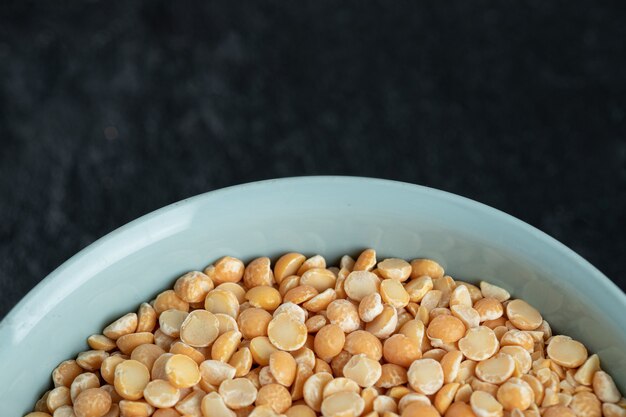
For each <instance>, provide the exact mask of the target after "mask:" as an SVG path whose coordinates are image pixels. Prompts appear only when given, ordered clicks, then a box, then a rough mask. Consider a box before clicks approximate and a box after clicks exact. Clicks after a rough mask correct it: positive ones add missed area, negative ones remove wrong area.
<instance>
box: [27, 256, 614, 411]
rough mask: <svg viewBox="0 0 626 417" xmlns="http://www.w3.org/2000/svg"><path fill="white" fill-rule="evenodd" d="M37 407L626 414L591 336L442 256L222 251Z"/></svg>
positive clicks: (103, 337)
mask: <svg viewBox="0 0 626 417" xmlns="http://www.w3.org/2000/svg"><path fill="white" fill-rule="evenodd" d="M87 343H88V344H89V347H90V348H91V350H86V351H84V352H81V353H79V354H78V356H77V357H76V359H72V360H67V361H64V362H62V363H61V364H59V366H58V367H57V368H56V369H54V371H53V372H52V381H53V382H54V389H52V390H50V391H48V392H46V393H45V394H44V395H43V397H42V398H41V399H40V400H39V401H37V403H36V404H35V411H34V412H32V413H29V414H27V417H50V416H53V417H118V416H122V417H146V416H154V417H181V416H183V417H239V416H250V417H272V416H276V417H278V416H287V417H314V416H320V415H321V416H325V417H357V416H366V417H394V416H402V417H436V416H445V417H501V416H510V417H539V416H542V417H601V416H604V417H618V416H621V417H624V416H626V400H625V399H624V398H622V395H621V394H620V392H619V391H618V389H617V388H616V386H615V383H614V382H613V379H612V378H611V377H610V376H609V375H608V374H607V373H606V372H604V371H602V370H601V367H600V360H599V358H598V356H597V355H591V356H589V355H588V353H587V349H586V348H585V346H583V345H582V343H580V342H578V341H576V340H573V339H571V338H570V337H567V336H561V335H552V330H551V329H550V325H549V324H548V323H547V322H546V321H545V320H544V319H543V317H542V316H541V314H540V313H539V312H538V311H537V310H536V309H535V308H533V307H532V306H531V305H530V304H528V303H527V302H525V301H523V300H520V299H512V298H511V295H510V294H509V293H508V292H507V291H506V290H505V289H503V288H500V287H498V286H495V285H492V284H489V283H487V282H484V281H482V282H480V284H479V286H475V285H472V284H470V283H467V282H462V281H458V280H455V279H453V278H452V277H451V276H449V275H445V274H444V269H443V268H442V267H441V265H439V264H438V263H437V262H435V261H433V260H430V259H415V260H413V261H411V262H410V263H409V262H407V261H405V260H402V259H396V258H391V259H385V260H383V261H381V262H378V261H377V259H376V252H375V251H374V250H373V249H367V250H365V251H363V252H362V253H361V254H360V255H359V256H358V258H357V259H356V261H355V260H354V259H353V258H351V257H350V256H347V255H346V256H344V257H343V258H341V261H340V263H339V266H337V267H332V266H331V267H328V266H327V265H326V260H325V259H324V258H323V257H322V256H320V255H315V256H313V257H310V258H308V259H307V258H306V257H305V256H304V255H302V254H299V253H288V254H285V255H283V256H282V257H280V258H279V259H278V260H277V261H276V263H275V264H274V266H273V268H272V265H271V261H270V259H269V258H266V257H263V258H257V259H254V260H253V261H251V262H250V263H248V265H244V263H243V262H242V261H240V260H239V259H236V258H233V257H229V256H226V257H223V258H221V259H219V260H218V261H217V262H215V263H214V264H212V265H210V266H208V267H207V268H206V269H205V270H204V272H199V271H192V272H188V273H186V274H185V275H183V276H181V277H180V278H178V279H177V280H176V283H175V284H174V288H173V289H171V290H167V291H163V292H162V293H160V294H159V295H158V296H157V297H156V299H154V300H152V301H150V302H149V303H143V304H141V305H140V306H139V309H138V311H137V312H136V313H128V314H126V315H124V316H122V317H120V318H119V319H117V320H115V321H114V322H113V323H111V324H110V325H108V326H107V327H105V328H104V330H103V331H102V334H94V335H92V336H89V338H88V339H87Z"/></svg>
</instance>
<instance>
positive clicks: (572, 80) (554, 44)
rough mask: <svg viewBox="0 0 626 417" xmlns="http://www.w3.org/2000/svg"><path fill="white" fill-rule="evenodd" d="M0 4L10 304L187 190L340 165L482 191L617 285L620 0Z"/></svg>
mask: <svg viewBox="0 0 626 417" xmlns="http://www.w3.org/2000/svg"><path fill="white" fill-rule="evenodd" d="M416 3H417V2H403V1H394V2H389V1H387V2H362V1H351V2H336V1H319V0H316V1H311V2H287V1H282V2H269V3H263V4H264V5H262V6H261V5H259V4H256V5H255V4H251V3H248V4H246V5H245V7H244V6H242V5H238V4H236V3H235V2H229V1H218V2H211V3H210V4H209V3H208V2H200V1H198V2H193V3H185V5H184V6H183V5H182V3H178V2H171V1H124V2H105V1H91V2H69V1H54V2H38V4H34V3H31V2H27V1H3V2H2V4H1V5H0V141H1V142H0V145H1V147H0V220H1V221H0V317H1V316H3V315H4V314H5V313H6V312H7V311H8V309H9V308H10V307H11V306H12V305H14V304H15V303H16V302H17V301H18V300H19V299H20V298H21V297H22V296H23V295H24V294H26V292H27V291H28V290H29V289H30V288H31V287H32V286H34V285H35V284H36V283H37V282H38V281H39V280H41V279H42V278H43V277H45V276H46V275H47V274H48V273H49V272H51V271H52V270H53V269H54V268H55V267H57V266H58V265H59V264H61V263H62V262H63V261H65V260H66V259H68V258H69V257H70V256H72V255H73V254H74V253H76V252H77V251H78V250H79V249H81V248H83V247H85V246H86V245H88V244H89V243H91V242H92V241H93V240H95V239H97V238H98V237H100V236H102V235H104V234H106V233H107V232H109V231H111V230H113V229H115V228H117V227H118V226H121V225H122V224H124V223H126V222H128V221H130V220H132V219H134V218H136V217H138V216H140V215H142V214H145V213H147V212H150V211H152V210H154V209H157V208H159V207H161V206H164V205H166V204H169V203H171V202H174V201H176V200H179V199H182V198H185V197H188V196H192V195H195V194H198V193H202V192H205V191H209V190H212V189H215V188H219V187H223V186H227V185H232V184H238V183H243V182H247V181H253V180H258V179H264V178H272V177H283V176H292V175H309V174H349V175H366V176H375V177H382V178H392V179H397V180H402V181H408V182H413V183H419V184H424V185H428V186H432V187H436V188H440V189H444V190H447V191H451V192H454V193H457V194H461V195H464V196H467V197H470V198H473V199H476V200H479V201H481V202H483V203H486V204H489V205H491V206H494V207H496V208H499V209H501V210H504V211H505V212H508V213H510V214H512V215H514V216H517V217H519V218H521V219H522V220H525V221H527V222H529V223H530V224H532V225H535V226H537V227H538V228H540V229H542V230H544V231H545V232H547V233H549V234H550V235H552V236H554V237H555V238H557V239H559V240H561V241H562V242H564V243H565V244H566V245H568V246H570V247H571V248H572V249H574V250H575V251H577V252H578V253H580V254H581V255H582V256H584V257H585V258H587V259H588V260H589V261H591V262H592V263H593V264H594V265H596V266H597V267H598V268H599V269H600V270H602V271H603V272H604V273H606V274H607V275H608V276H609V277H611V278H612V279H613V280H615V281H616V282H617V283H619V285H621V287H622V288H626V279H625V277H626V263H625V262H624V255H625V252H626V140H625V136H626V120H625V117H626V103H625V99H626V76H625V74H626V24H625V23H624V22H626V7H625V6H624V3H623V2H622V1H600V2H593V3H592V2H582V1H571V0H570V1H553V2H546V1H543V0H538V1H532V2H514V1H493V2H488V1H467V0H459V1H453V2H429V3H427V4H426V3H423V2H419V3H421V5H416Z"/></svg>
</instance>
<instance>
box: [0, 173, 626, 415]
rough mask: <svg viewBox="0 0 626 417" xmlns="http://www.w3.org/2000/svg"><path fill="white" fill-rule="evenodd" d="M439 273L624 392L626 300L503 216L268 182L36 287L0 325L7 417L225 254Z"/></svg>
mask: <svg viewBox="0 0 626 417" xmlns="http://www.w3.org/2000/svg"><path fill="white" fill-rule="evenodd" d="M366 247H372V248H375V249H376V250H377V252H378V255H379V258H381V259H382V258H384V257H387V256H395V257H403V258H406V259H411V258H415V257H430V258H434V259H436V260H438V261H439V262H440V263H441V264H442V265H443V266H444V267H445V268H446V272H447V273H449V274H450V275H452V276H453V277H455V278H458V279H463V280H468V281H477V280H480V279H485V280H489V281H491V282H493V283H495V284H498V285H501V286H503V287H505V288H507V289H508V290H509V291H510V292H511V293H512V294H513V296H514V297H520V298H524V299H526V300H528V301H529V302H530V303H532V304H533V305H534V306H535V307H537V308H538V309H539V310H540V311H541V313H542V314H543V316H544V318H546V319H547V320H548V321H549V322H550V323H551V324H552V326H553V329H554V330H555V331H556V332H559V333H564V334H567V335H570V336H572V337H574V338H577V339H579V340H580V341H582V342H583V343H584V344H585V345H586V346H588V347H589V348H590V349H591V350H592V351H594V352H597V353H598V354H599V355H600V357H601V361H602V364H603V367H604V368H605V369H608V370H609V372H611V373H612V375H613V376H614V378H615V379H616V382H617V383H618V385H619V386H620V388H621V389H622V391H623V390H624V388H626V354H625V353H624V352H626V324H625V322H624V320H623V319H622V315H623V312H624V311H626V297H625V296H624V294H623V293H622V292H621V291H620V290H619V289H618V288H617V287H616V286H615V285H614V284H612V283H611V282H610V281H609V280H608V279H607V278H606V277H604V276H603V275H602V274H601V273H600V272H598V271H597V270H596V269H595V268H593V267H592V266H591V265H589V264H588V263H587V262H586V261H584V260H583V259H582V258H580V257H578V256H577V255H576V254H574V253H573V252H572V251H570V250H569V249H567V248H565V247H564V246H563V245H561V244H560V243H558V242H556V241H555V240H554V239H552V238H550V237H548V236H547V235H545V234H543V233H541V232H539V231H538V230H536V229H534V228H532V227H530V226H528V225H526V224H524V223H522V222H521V221H519V220H516V219H514V218H512V217H510V216H508V215H506V214H504V213H501V212H499V211H497V210H494V209H491V208H489V207H487V206H484V205H482V204H479V203H476V202H473V201H471V200H467V199H464V198H461V197H458V196H454V195H452V194H448V193H444V192H441V191H437V190H432V189H429V188H425V187H419V186H415V185H410V184H404V183H398V182H392V181H384V180H374V179H366V178H350V177H304V178H291V179H284V180H271V181H263V182H259V183H252V184H246V185H242V186H237V187H231V188H227V189H223V190H219V191H216V192H212V193H207V194H204V195H200V196H197V197H194V198H191V199H188V200H185V201H182V202H179V203H176V204H173V205H171V206H168V207H166V208H163V209H161V210H158V211H156V212H154V213H151V214H149V215H147V216H144V217H142V218H140V219H138V220H136V221H134V222H132V223H129V224H128V225H126V226H124V227H122V228H120V229H118V230H116V231H115V232H113V233H111V234H109V235H107V236H106V237H104V238H103V239H100V240H99V241H97V242H96V243H94V244H93V245H91V246H89V247H88V248H86V249H85V250H83V251H82V252H80V253H79V254H78V255H76V256H74V257H73V258H72V259H70V260H69V261H68V262H66V263H65V264H64V265H62V266H61V267H60V268H59V269H57V270H56V271H54V272H53V273H52V274H51V275H50V276H49V277H48V278H47V279H46V280H45V281H43V282H42V283H41V284H39V285H38V286H37V287H36V288H35V289H34V290H33V291H32V292H31V293H29V295H28V296H27V297H26V298H24V300H22V301H21V302H20V303H19V304H18V306H16V308H14V309H13V310H12V311H11V313H9V315H8V316H7V317H6V318H5V319H4V320H3V321H2V322H1V323H0V341H1V342H0V363H2V366H3V368H4V369H3V372H2V373H0V386H1V387H3V394H4V395H5V398H10V399H11V401H10V402H8V401H7V402H5V407H6V406H8V409H6V410H5V413H6V414H7V415H22V414H24V413H25V412H26V411H28V410H30V408H31V406H32V405H33V404H34V402H35V401H36V399H37V398H38V396H39V395H41V394H42V393H43V391H44V390H45V389H47V388H48V386H49V383H50V372H51V370H52V369H53V368H54V367H55V366H56V365H57V364H58V363H59V362H60V361H62V360H64V359H67V358H70V357H74V356H75V355H76V354H77V353H78V352H80V351H82V350H86V349H87V346H86V343H85V339H86V337H87V336H89V335H90V334H93V333H97V332H100V331H101V329H102V328H103V327H104V326H105V325H107V324H108V323H109V322H110V321H112V320H113V319H115V318H117V317H118V316H120V315H122V314H124V313H126V312H129V311H135V310H136V308H137V307H138V305H139V303H141V302H142V301H146V300H150V299H151V298H153V297H154V296H155V295H156V294H157V293H158V292H160V291H161V290H163V289H165V288H167V287H170V286H171V285H172V284H173V281H174V280H175V278H177V277H178V276H180V275H181V274H183V273H184V272H186V271H189V270H193V269H202V268H204V267H205V266H206V265H207V264H209V263H211V262H213V261H214V260H216V259H217V258H219V257H220V256H223V255H225V254H229V255H233V256H237V257H240V258H241V259H243V260H246V261H247V260H250V259H252V258H254V257H257V256H261V255H268V256H274V257H277V256H278V255H280V254H282V253H284V252H286V251H300V252H302V253H305V254H307V255H313V254H316V253H319V254H322V255H324V256H325V257H326V258H327V259H328V261H329V262H336V261H337V260H338V259H339V257H340V256H341V255H343V254H345V253H348V254H353V255H354V254H357V253H358V252H359V251H360V250H362V249H363V248H366Z"/></svg>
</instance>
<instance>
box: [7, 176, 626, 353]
mask: <svg viewBox="0 0 626 417" xmlns="http://www.w3.org/2000/svg"><path fill="white" fill-rule="evenodd" d="M364 181H365V182H373V183H377V184H378V185H382V186H388V187H398V188H404V189H407V190H411V191H413V192H416V191H417V192H420V193H422V194H425V195H428V196H429V197H432V198H436V199H439V200H442V201H446V202H449V203H453V204H456V205H460V206H462V207H464V208H467V209H468V210H473V211H477V212H482V214H483V215H488V216H490V217H493V218H494V220H497V221H498V222H501V223H502V224H506V225H507V227H512V228H516V229H518V231H519V232H521V233H524V234H527V235H529V236H532V237H533V238H535V239H537V240H539V241H541V242H543V243H544V244H546V245H548V246H551V247H552V248H553V249H554V250H556V251H557V252H559V254H560V255H562V256H564V257H565V258H567V259H568V260H569V261H570V262H573V263H575V264H576V266H577V267H579V268H582V269H584V270H585V271H587V273H588V274H590V275H591V276H593V279H594V280H596V282H597V284H598V285H600V286H601V287H602V290H603V291H606V292H607V293H610V294H612V295H613V296H614V297H615V299H616V300H618V302H620V304H621V307H622V308H624V309H626V294H625V293H624V292H623V291H622V290H621V289H620V288H619V287H618V286H617V285H616V284H615V283H614V282H613V281H611V280H610V279H609V278H608V277H607V276H606V275H604V274H603V273H602V272H601V271H600V270H599V269H597V268H596V267H595V266H593V265H592V264H591V263H590V262H589V261H587V260H585V259H584V258H583V257H582V256H581V255H579V254H577V253H576V252H574V251H573V250H572V249H570V248H569V247H567V246H566V245H565V244H563V243H561V242H559V241H558V240H556V239H555V238H553V237H552V236H550V235H548V234H547V233H545V232H543V231H541V230H539V229H538V228H536V227H534V226H531V225H530V224H528V223H526V222H524V221H522V220H520V219H518V218H516V217H514V216H512V215H510V214H507V213H505V212H503V211H501V210H499V209H496V208H494V207H491V206H488V205H486V204H484V203H480V202H478V201H475V200H472V199H470V198H467V197H463V196H460V195H458V194H454V193H451V192H448V191H443V190H439V189H436V188H432V187H427V186H424V185H418V184H411V183H407V182H403V181H396V180H389V179H381V178H372V177H360V176H342V175H312V176H296V177H285V178H274V179H266V180H261V181H254V182H247V183H243V184H237V185H232V186H228V187H224V188H219V189H216V190H212V191H207V192H205V193H202V194H198V195H195V196H192V197H188V198H185V199H183V200H179V201H177V202H174V203H171V204H168V205H166V206H164V207H161V208H159V209H156V210H154V211H152V212H149V213H147V214H144V215H142V216H140V217H138V218H137V219H135V220H132V221H130V222H128V223H126V224H124V225H122V226H120V227H118V228H116V229H115V230H113V231H111V232H109V233H107V234H106V235H104V236H102V237H100V238H98V239H97V240H95V241H94V242H92V243H91V244H89V245H87V246H86V247H84V248H83V249H81V250H80V251H79V252H77V253H76V254H75V255H73V256H72V257H70V258H69V259H68V260H66V261H65V262H63V263H62V264H61V265H60V266H58V267H57V268H56V269H54V270H53V271H52V272H50V273H49V274H48V275H47V276H46V277H45V278H44V279H42V280H41V281H40V282H39V283H37V284H36V285H35V286H34V287H33V288H32V289H31V290H30V291H28V292H27V293H26V295H25V296H24V297H22V299H21V300H20V301H19V302H18V303H17V304H16V305H14V306H13V307H12V308H11V309H10V310H9V312H8V313H7V314H6V316H5V317H4V318H3V319H2V320H1V321H0V337H2V334H3V333H4V332H5V331H8V330H9V329H8V328H9V327H11V325H12V323H15V324H17V323H19V321H18V320H16V319H17V318H18V317H19V316H21V315H22V314H28V313H29V308H28V307H29V306H30V305H32V304H33V303H37V302H44V301H45V298H47V295H48V293H46V291H45V290H46V288H47V287H50V286H52V285H55V284H57V283H59V284H60V283H61V280H63V281H66V282H63V283H62V285H70V284H71V283H72V282H73V281H77V280H78V278H77V277H75V276H65V271H66V270H68V269H70V268H71V267H72V266H74V265H75V264H78V263H79V262H80V261H82V260H84V259H85V258H88V257H90V256H92V254H94V253H96V254H97V253H98V250H99V249H100V248H101V247H102V246H105V245H107V244H110V243H111V242H114V241H116V240H119V241H120V242H118V244H119V245H121V246H122V247H128V246H130V242H129V241H124V239H125V238H126V235H127V234H129V232H130V231H132V230H133V229H135V228H137V227H138V226H139V225H141V224H144V223H147V222H149V221H150V220H152V219H154V218H156V217H159V216H161V215H163V214H165V213H168V212H172V211H174V210H177V209H184V208H186V207H188V206H191V205H193V204H196V202H197V201H200V200H204V199H206V200H212V199H220V198H222V196H224V195H227V194H229V193H232V192H243V191H247V190H250V189H254V188H259V187H273V186H281V185H283V184H292V183H297V182H301V183H311V182H314V183H325V184H331V183H340V182H341V183H343V184H342V185H351V184H356V183H362V182H364ZM122 252H126V251H125V250H122ZM2 345H3V344H0V357H1V356H3V355H2V353H3V351H4V349H3V347H2ZM8 345H9V344H6V346H7V350H8Z"/></svg>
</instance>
